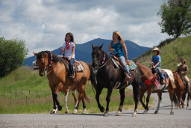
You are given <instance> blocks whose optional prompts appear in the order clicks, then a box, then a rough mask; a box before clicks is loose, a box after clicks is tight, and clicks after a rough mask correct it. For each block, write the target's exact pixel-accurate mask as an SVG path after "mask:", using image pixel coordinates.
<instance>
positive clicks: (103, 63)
mask: <svg viewBox="0 0 191 128" xmlns="http://www.w3.org/2000/svg"><path fill="white" fill-rule="evenodd" d="M110 60H111V57H110V58H109V59H107V60H106V54H105V53H104V56H103V58H102V60H101V65H99V66H98V67H97V68H94V67H92V69H93V74H94V78H95V84H97V72H98V71H99V70H100V69H101V68H103V67H104V66H105V65H106V64H107V63H108V62H109V61H110Z"/></svg>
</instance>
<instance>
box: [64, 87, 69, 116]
mask: <svg viewBox="0 0 191 128" xmlns="http://www.w3.org/2000/svg"><path fill="white" fill-rule="evenodd" d="M68 95H69V90H66V92H65V97H64V102H65V107H66V111H65V113H69V109H68Z"/></svg>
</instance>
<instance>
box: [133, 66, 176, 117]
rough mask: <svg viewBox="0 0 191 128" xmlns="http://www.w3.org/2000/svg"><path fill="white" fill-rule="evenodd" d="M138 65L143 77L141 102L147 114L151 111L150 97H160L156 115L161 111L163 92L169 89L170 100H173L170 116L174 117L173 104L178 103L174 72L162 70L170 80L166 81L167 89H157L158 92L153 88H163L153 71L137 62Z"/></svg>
mask: <svg viewBox="0 0 191 128" xmlns="http://www.w3.org/2000/svg"><path fill="white" fill-rule="evenodd" d="M136 64H137V67H138V69H139V70H140V73H141V74H140V75H141V79H142V82H141V83H142V85H141V86H140V102H141V104H142V106H143V107H144V109H145V111H144V112H145V113H146V112H148V110H149V107H148V104H149V100H150V95H151V93H154V92H155V93H157V95H158V104H157V107H156V109H155V112H154V113H155V114H157V113H158V111H159V108H160V102H161V100H162V93H163V90H164V88H167V89H168V92H169V97H170V100H171V111H170V114H171V115H173V114H174V112H173V103H174V102H175V101H176V99H175V98H176V97H175V88H176V86H175V83H174V82H175V80H174V77H173V72H172V71H171V70H168V69H162V71H163V72H165V73H166V75H167V76H168V78H166V79H165V81H166V82H165V85H164V86H165V87H164V88H161V89H157V90H154V89H153V88H154V87H155V86H161V85H160V83H159V82H158V80H157V76H156V75H154V74H153V73H152V70H151V69H150V68H149V67H147V66H145V65H143V64H141V63H139V62H136ZM145 92H147V97H146V105H145V103H144V102H143V96H144V94H145Z"/></svg>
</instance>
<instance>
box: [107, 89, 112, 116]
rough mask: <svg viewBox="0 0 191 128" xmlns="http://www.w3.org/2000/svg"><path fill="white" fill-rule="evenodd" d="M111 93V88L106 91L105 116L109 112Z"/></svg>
mask: <svg viewBox="0 0 191 128" xmlns="http://www.w3.org/2000/svg"><path fill="white" fill-rule="evenodd" d="M112 91H113V89H111V88H108V89H107V96H106V101H107V105H106V111H105V115H107V114H108V112H109V103H110V99H111V94H112Z"/></svg>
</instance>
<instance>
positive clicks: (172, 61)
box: [137, 36, 191, 78]
mask: <svg viewBox="0 0 191 128" xmlns="http://www.w3.org/2000/svg"><path fill="white" fill-rule="evenodd" d="M160 49H161V57H162V68H166V69H171V70H172V71H175V70H176V67H177V65H178V63H179V58H181V57H182V58H184V59H186V61H187V64H188V67H189V69H190V71H189V77H190V78H191V36H188V37H183V38H177V39H176V40H174V41H172V42H170V43H168V44H166V45H164V46H162V47H161V48H160ZM151 57H152V53H151V52H147V53H146V54H144V55H143V56H141V57H139V58H138V59H137V60H138V61H139V62H141V63H144V64H146V65H148V66H149V65H150V63H151Z"/></svg>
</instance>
